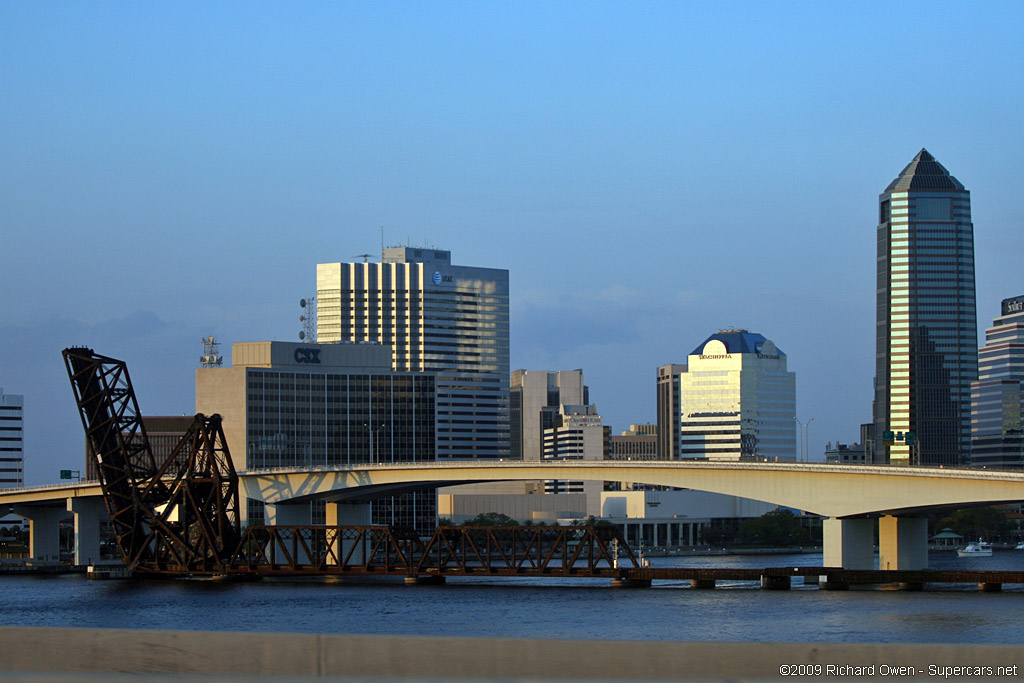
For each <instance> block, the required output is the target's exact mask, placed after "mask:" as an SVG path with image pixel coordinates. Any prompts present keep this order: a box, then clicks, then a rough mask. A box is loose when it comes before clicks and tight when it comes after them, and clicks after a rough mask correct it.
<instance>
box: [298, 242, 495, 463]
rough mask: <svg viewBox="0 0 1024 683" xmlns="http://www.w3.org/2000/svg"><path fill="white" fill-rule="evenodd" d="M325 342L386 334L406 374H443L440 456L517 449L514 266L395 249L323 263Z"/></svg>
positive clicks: (320, 309)
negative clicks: (512, 369)
mask: <svg viewBox="0 0 1024 683" xmlns="http://www.w3.org/2000/svg"><path fill="white" fill-rule="evenodd" d="M316 282H317V294H316V296H317V341H319V342H321V343H324V342H337V341H347V342H356V343H358V342H367V341H371V342H379V343H380V344H382V345H384V346H386V347H389V348H390V349H391V351H392V363H393V368H394V370H395V371H398V372H417V371H419V372H431V373H436V375H437V457H438V459H449V458H450V459H472V458H499V457H500V458H507V457H509V328H508V271H507V270H499V269H495V268H476V267H470V266H455V265H452V262H451V252H449V251H443V250H438V249H425V248H423V249H421V248H415V247H388V248H387V249H385V250H384V253H383V262H382V263H321V264H319V265H318V266H317V269H316Z"/></svg>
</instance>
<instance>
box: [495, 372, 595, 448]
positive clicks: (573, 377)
mask: <svg viewBox="0 0 1024 683" xmlns="http://www.w3.org/2000/svg"><path fill="white" fill-rule="evenodd" d="M509 392H510V393H509V403H510V405H511V410H510V411H509V412H510V415H511V417H510V423H511V433H510V440H511V454H510V455H511V457H512V458H513V459H514V460H540V459H542V457H543V454H544V430H545V429H550V428H551V427H554V426H555V425H556V424H557V422H558V420H559V408H560V407H561V406H563V405H587V404H588V403H590V395H589V394H590V391H589V389H588V388H587V386H586V385H585V384H584V383H583V371H582V370H562V371H548V370H521V369H520V370H514V371H513V372H512V376H511V381H510V390H509Z"/></svg>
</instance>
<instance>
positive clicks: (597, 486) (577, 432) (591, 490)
mask: <svg viewBox="0 0 1024 683" xmlns="http://www.w3.org/2000/svg"><path fill="white" fill-rule="evenodd" d="M544 459H545V460H604V459H605V429H604V426H603V425H602V424H601V416H600V415H598V414H597V408H596V407H595V406H593V405H583V406H573V405H562V406H559V408H558V415H557V421H556V423H555V424H554V425H552V426H551V427H548V428H546V429H545V430H544ZM603 489H604V484H603V482H600V481H566V480H560V479H550V480H547V481H545V482H544V492H545V493H585V494H587V501H588V507H590V503H591V502H593V504H594V505H595V507H594V509H595V511H596V510H597V509H598V508H597V507H596V506H597V505H598V504H599V503H600V500H601V491H602V490H603Z"/></svg>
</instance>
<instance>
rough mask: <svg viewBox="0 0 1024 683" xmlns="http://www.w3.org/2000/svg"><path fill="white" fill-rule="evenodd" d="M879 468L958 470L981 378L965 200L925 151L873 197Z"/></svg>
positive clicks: (968, 210)
mask: <svg viewBox="0 0 1024 683" xmlns="http://www.w3.org/2000/svg"><path fill="white" fill-rule="evenodd" d="M877 296H878V298H877V308H876V310H877V315H876V356H875V433H876V441H875V461H876V462H880V463H893V464H904V465H905V464H913V463H920V464H924V465H959V464H962V463H965V462H966V461H967V459H968V457H969V454H970V448H971V383H972V382H974V381H975V380H976V379H977V378H978V330H977V328H978V324H977V313H976V311H975V296H974V226H973V225H972V223H971V194H970V192H968V191H967V190H965V189H964V186H963V185H962V184H961V183H960V181H958V180H957V179H956V178H954V177H953V176H952V175H950V174H949V171H947V170H946V169H945V168H944V167H943V166H942V164H940V163H939V162H937V161H936V160H935V159H934V157H932V155H931V154H929V153H928V152H927V151H926V150H923V149H922V150H921V151H920V152H919V153H918V154H917V156H915V157H914V159H913V161H911V162H910V163H909V164H908V165H907V167H906V168H905V169H903V172H902V173H900V174H899V176H898V177H897V178H896V179H895V180H893V181H892V182H891V183H890V184H889V186H888V187H887V188H885V191H884V192H883V193H882V194H881V195H879V219H878V281H877Z"/></svg>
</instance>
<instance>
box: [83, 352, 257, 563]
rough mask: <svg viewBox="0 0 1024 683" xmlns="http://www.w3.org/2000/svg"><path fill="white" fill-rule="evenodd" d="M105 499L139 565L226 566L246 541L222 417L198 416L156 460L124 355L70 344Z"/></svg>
mask: <svg viewBox="0 0 1024 683" xmlns="http://www.w3.org/2000/svg"><path fill="white" fill-rule="evenodd" d="M63 355H64V362H65V365H66V366H67V371H68V377H69V378H70V380H71V386H72V388H73V389H74V392H75V401H76V403H77V405H78V410H79V413H80V414H81V417H82V424H83V426H84V427H85V433H86V438H87V439H88V441H89V444H90V446H91V447H92V457H93V458H94V464H95V465H96V467H97V471H98V473H99V478H100V486H101V488H102V490H103V499H104V501H105V502H106V506H107V512H108V513H109V515H110V521H111V526H112V528H113V531H114V536H115V539H116V542H117V545H118V548H119V549H120V551H121V557H122V559H123V560H124V563H125V565H127V566H128V567H129V568H130V569H132V570H133V571H134V572H137V573H219V572H223V571H225V570H226V569H227V565H226V564H225V562H226V560H228V559H229V558H230V557H231V554H232V553H233V552H234V551H235V549H236V548H237V547H238V542H239V539H240V537H241V531H240V523H239V515H238V475H237V473H236V472H235V468H234V465H233V464H232V462H231V455H230V453H229V452H228V448H227V444H226V443H225V440H224V431H223V429H222V427H221V419H220V416H219V415H212V416H209V417H207V416H205V415H196V416H195V419H194V421H193V422H192V425H191V426H190V427H189V430H188V432H186V433H185V435H184V436H183V437H182V439H181V441H180V442H179V443H178V445H177V446H176V447H175V449H174V451H173V452H172V453H171V455H170V456H169V457H168V458H166V459H165V460H163V461H162V462H157V460H156V459H155V458H154V456H153V451H152V448H151V447H150V443H149V438H148V437H147V436H146V429H145V426H144V425H143V423H142V416H141V414H140V413H139V406H138V402H137V401H136V398H135V391H134V389H133V388H132V383H131V379H130V377H129V375H128V368H127V366H126V365H125V363H124V362H123V361H119V360H116V359H113V358H108V357H106V356H101V355H98V354H96V353H94V352H93V350H92V349H86V348H69V349H64V352H63Z"/></svg>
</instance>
